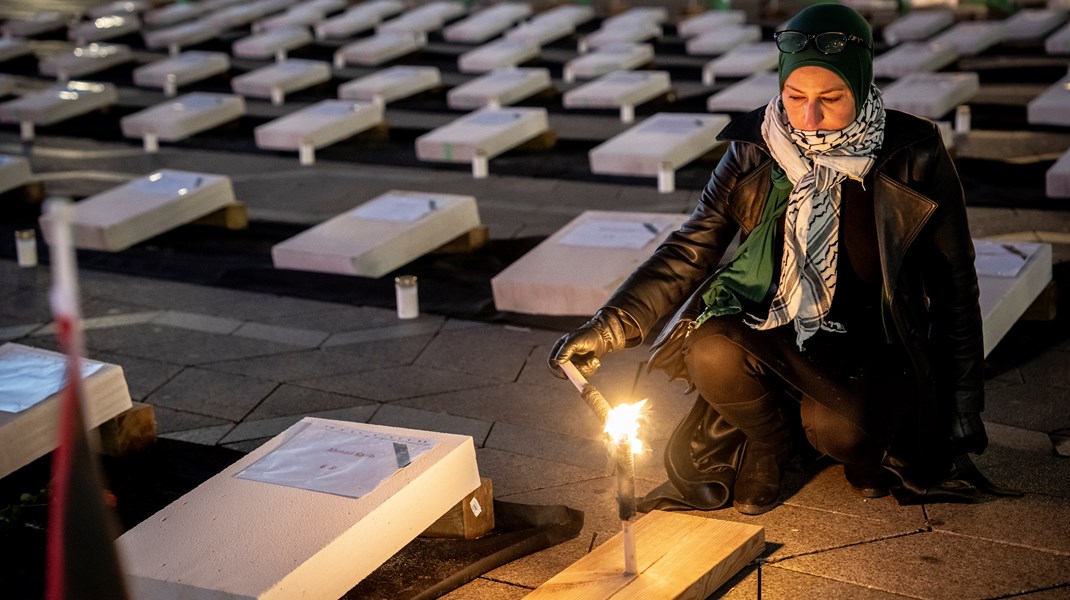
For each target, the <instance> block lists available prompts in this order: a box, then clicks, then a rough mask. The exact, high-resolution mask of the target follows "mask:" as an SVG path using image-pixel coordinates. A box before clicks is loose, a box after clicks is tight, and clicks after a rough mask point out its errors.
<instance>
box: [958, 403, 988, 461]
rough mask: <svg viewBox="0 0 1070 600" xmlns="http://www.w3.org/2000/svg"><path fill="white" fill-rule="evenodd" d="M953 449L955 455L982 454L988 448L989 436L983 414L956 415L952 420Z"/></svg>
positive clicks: (967, 413)
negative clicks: (982, 419)
mask: <svg viewBox="0 0 1070 600" xmlns="http://www.w3.org/2000/svg"><path fill="white" fill-rule="evenodd" d="M951 447H952V451H953V452H954V453H955V454H965V453H967V452H973V453H974V454H980V453H982V452H984V451H985V448H987V447H988V434H987V433H985V424H984V422H982V421H981V413H975V412H960V413H955V416H954V417H953V418H952V419H951Z"/></svg>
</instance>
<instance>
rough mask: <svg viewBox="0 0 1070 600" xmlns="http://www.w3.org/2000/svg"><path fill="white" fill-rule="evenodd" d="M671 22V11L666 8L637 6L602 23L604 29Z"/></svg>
mask: <svg viewBox="0 0 1070 600" xmlns="http://www.w3.org/2000/svg"><path fill="white" fill-rule="evenodd" d="M668 20H669V11H668V10H667V9H665V8H664V7H660V6H657V7H654V6H637V7H634V8H629V9H628V10H626V11H624V12H622V13H618V14H615V15H613V16H611V17H606V18H605V19H604V20H603V21H602V27H608V28H614V27H624V28H631V27H632V26H633V25H635V24H637V23H658V24H660V23H664V22H666V21H668Z"/></svg>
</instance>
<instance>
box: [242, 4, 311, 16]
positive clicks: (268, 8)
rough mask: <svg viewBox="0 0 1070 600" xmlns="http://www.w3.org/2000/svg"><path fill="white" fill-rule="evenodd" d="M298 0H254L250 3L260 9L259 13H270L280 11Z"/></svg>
mask: <svg viewBox="0 0 1070 600" xmlns="http://www.w3.org/2000/svg"><path fill="white" fill-rule="evenodd" d="M299 1H300V0H255V1H254V2H253V3H252V4H253V6H256V7H257V8H259V9H260V12H261V14H264V15H270V14H273V13H277V12H281V11H284V10H286V9H287V8H290V7H291V6H293V5H295V4H297V3H298V2H299Z"/></svg>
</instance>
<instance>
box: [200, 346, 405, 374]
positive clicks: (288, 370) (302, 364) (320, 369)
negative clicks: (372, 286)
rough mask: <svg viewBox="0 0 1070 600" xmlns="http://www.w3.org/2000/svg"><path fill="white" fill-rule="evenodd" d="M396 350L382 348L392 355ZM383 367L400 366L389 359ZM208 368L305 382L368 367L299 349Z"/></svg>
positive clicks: (345, 356) (338, 354)
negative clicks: (304, 380) (303, 380)
mask: <svg viewBox="0 0 1070 600" xmlns="http://www.w3.org/2000/svg"><path fill="white" fill-rule="evenodd" d="M391 350H393V348H390V347H386V348H383V351H384V352H390V351H391ZM381 364H397V363H396V362H395V361H392V360H390V359H388V358H386V357H384V358H383V360H382V362H381ZM204 366H205V368H208V369H211V370H213V371H221V372H224V373H233V374H236V375H245V376H248V377H255V378H257V379H261V380H264V381H275V382H279V383H293V382H298V381H301V380H302V379H312V378H315V377H324V376H327V375H337V374H339V373H352V372H354V371H360V370H366V369H368V368H370V367H369V365H367V364H364V361H362V360H360V359H358V358H355V357H354V356H352V355H348V354H344V353H341V352H337V351H334V350H331V351H325V350H318V349H317V350H300V351H297V352H283V353H280V354H273V355H271V356H265V357H256V358H247V359H244V358H243V359H237V360H226V361H222V362H213V363H208V364H206V365H204Z"/></svg>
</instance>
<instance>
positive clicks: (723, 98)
mask: <svg viewBox="0 0 1070 600" xmlns="http://www.w3.org/2000/svg"><path fill="white" fill-rule="evenodd" d="M779 92H780V84H779V79H778V78H777V74H776V73H759V74H757V75H751V76H750V77H748V78H746V79H744V80H742V81H739V82H737V83H733V84H732V85H730V86H728V87H727V88H725V89H723V90H721V91H719V92H717V93H716V94H714V95H712V96H710V97H709V99H707V100H706V110H708V111H710V112H747V111H750V110H753V109H755V108H758V107H759V106H765V105H766V104H768V103H769V100H771V99H772V98H773V96H776V95H777V94H778V93H779Z"/></svg>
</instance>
